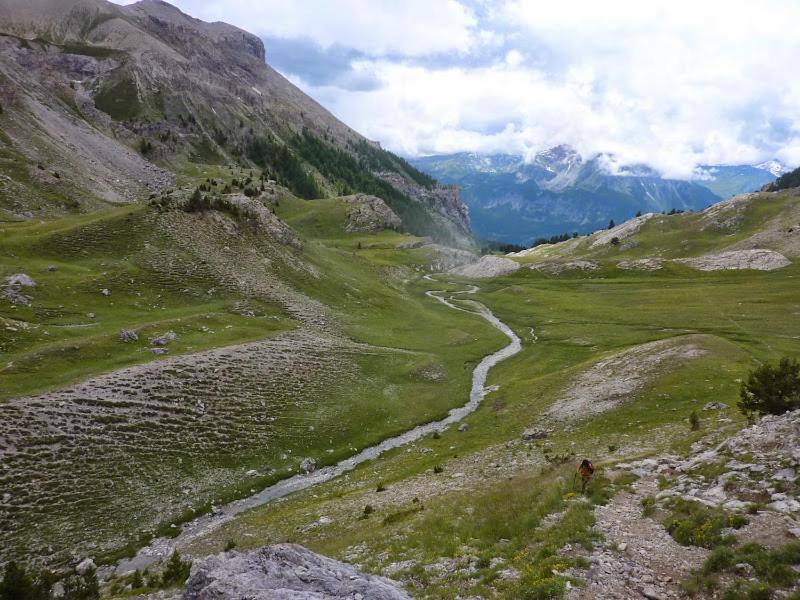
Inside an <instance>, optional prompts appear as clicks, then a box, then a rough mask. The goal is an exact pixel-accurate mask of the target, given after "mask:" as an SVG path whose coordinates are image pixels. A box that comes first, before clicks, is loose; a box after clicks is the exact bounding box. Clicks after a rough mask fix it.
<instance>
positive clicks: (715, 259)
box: [675, 249, 791, 271]
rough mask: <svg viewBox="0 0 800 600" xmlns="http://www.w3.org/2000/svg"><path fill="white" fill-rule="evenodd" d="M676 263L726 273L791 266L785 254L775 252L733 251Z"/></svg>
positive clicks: (683, 259) (771, 269) (678, 260)
mask: <svg viewBox="0 0 800 600" xmlns="http://www.w3.org/2000/svg"><path fill="white" fill-rule="evenodd" d="M675 262H680V263H684V264H686V265H689V266H690V267H693V268H695V269H698V270H700V271H725V270H737V269H754V270H756V271H774V270H775V269H780V268H782V267H786V266H788V265H790V264H791V262H790V261H789V259H787V258H786V257H785V256H784V255H783V254H780V253H779V252H775V251H774V250H763V249H754V250H731V251H729V252H720V253H718V254H706V255H705V256H700V257H697V258H680V259H677V260H676V261H675Z"/></svg>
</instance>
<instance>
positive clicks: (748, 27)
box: [175, 0, 800, 177]
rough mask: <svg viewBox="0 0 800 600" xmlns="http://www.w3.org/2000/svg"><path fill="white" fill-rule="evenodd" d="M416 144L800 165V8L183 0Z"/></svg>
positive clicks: (680, 172) (666, 169)
mask: <svg viewBox="0 0 800 600" xmlns="http://www.w3.org/2000/svg"><path fill="white" fill-rule="evenodd" d="M175 4H177V5H178V6H179V7H180V8H181V9H182V10H184V11H185V12H187V13H189V14H191V15H193V16H196V17H198V18H201V19H204V20H223V21H227V22H230V23H232V24H234V25H237V26H239V27H242V28H245V29H247V30H249V31H252V32H253V33H256V34H258V35H260V36H261V37H262V38H263V39H264V41H265V43H266V46H267V57H268V61H269V62H270V63H271V64H272V65H273V66H275V67H276V68H277V69H279V70H280V71H281V72H282V73H284V74H285V75H286V76H287V77H289V78H290V79H291V80H292V81H293V82H294V83H296V84H297V85H299V86H300V87H301V88H302V89H303V90H304V91H306V92H307V93H309V94H310V95H312V96H313V97H314V98H316V99H317V100H318V101H320V102H321V103H322V104H323V105H325V106H326V107H327V108H329V109H330V110H331V111H332V112H333V113H334V114H336V116H337V117H339V118H340V119H342V120H344V121H345V122H346V123H348V124H349V125H351V126H352V127H354V128H355V129H357V130H358V131H360V132H361V133H363V134H365V135H366V136H368V137H370V138H373V139H378V140H381V141H382V142H383V144H384V145H385V146H387V147H388V148H390V149H391V150H394V151H396V152H400V153H403V154H407V155H424V154H434V153H449V152H457V151H475V152H503V153H518V154H522V155H525V156H533V155H534V154H535V153H536V152H539V151H541V150H543V149H546V148H549V147H552V146H555V145H558V144H562V143H565V144H569V145H571V146H573V147H574V148H576V149H577V150H578V151H579V152H580V153H581V154H583V155H584V156H590V155H593V154H596V153H599V152H607V153H611V154H613V155H614V156H615V159H616V160H618V161H619V162H620V163H622V164H635V163H645V164H648V165H650V166H652V167H654V168H655V169H657V170H659V171H660V172H662V173H663V174H664V175H665V176H669V177H690V176H692V174H693V173H694V168H695V166H696V165H698V164H742V163H750V164H752V163H757V162H761V161H764V160H768V159H771V158H773V157H775V158H778V159H780V160H782V161H783V162H785V163H787V164H790V165H797V164H800V80H798V79H797V78H796V77H795V75H794V73H795V69H796V62H797V57H798V56H800V37H798V36H794V35H791V32H790V30H789V29H788V27H789V26H790V24H792V23H797V22H800V3H798V2H796V1H793V0H764V1H763V2H758V3H755V2H743V1H730V0H729V1H725V2H723V1H717V0H709V1H706V2H688V1H683V0H671V1H665V0H652V1H650V2H635V1H630V0H613V1H611V2H596V1H588V0H578V1H575V2H569V3H566V2H551V3H546V2H541V1H537V0H497V1H491V0H405V1H404V2H395V1H393V0H337V1H335V2H332V1H326V0H304V1H303V2H284V1H283V0H260V1H259V2H257V3H253V2H250V1H245V0H225V1H224V2H223V1H222V0H175Z"/></svg>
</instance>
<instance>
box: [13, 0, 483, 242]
mask: <svg viewBox="0 0 800 600" xmlns="http://www.w3.org/2000/svg"><path fill="white" fill-rule="evenodd" d="M0 33H2V34H3V35H2V36H1V37H0V50H2V52H0V86H2V87H3V90H5V91H4V93H3V94H0V104H2V105H3V107H4V112H5V115H4V116H3V118H4V120H6V121H7V122H8V121H13V122H14V123H15V124H16V127H8V128H7V131H6V133H7V134H9V137H8V138H5V139H3V140H2V141H3V146H2V149H3V151H4V152H5V153H8V154H9V155H13V160H14V161H15V163H16V165H17V167H18V169H19V170H20V171H21V174H20V177H18V178H12V179H14V181H13V182H12V183H13V185H14V186H16V187H18V188H27V190H26V193H25V194H18V195H17V196H18V199H17V201H16V206H15V207H14V210H12V211H11V213H12V214H13V215H16V218H26V217H25V215H26V214H28V213H31V214H37V213H39V212H42V211H43V214H47V213H48V212H49V213H53V214H57V213H58V212H59V211H63V210H64V209H65V208H67V209H69V208H70V207H72V209H73V210H91V209H92V207H93V206H99V205H102V203H103V202H108V201H112V202H120V201H130V200H132V199H134V198H135V197H142V196H146V195H147V194H149V193H152V192H153V191H156V190H159V189H163V188H164V187H165V186H167V185H170V181H169V179H170V178H169V176H168V173H169V172H172V173H181V172H184V171H185V170H186V169H187V168H188V169H191V168H192V167H191V165H192V164H202V163H212V164H228V165H231V164H237V165H240V166H248V167H256V168H260V169H263V170H266V171H267V172H268V173H269V175H270V176H271V177H272V178H275V179H277V180H278V183H279V184H281V185H284V186H287V187H288V188H290V189H291V190H292V191H293V192H295V193H304V194H305V195H306V196H317V195H319V196H328V197H331V196H338V195H342V194H347V193H353V192H362V193H373V194H374V193H375V192H376V191H377V192H381V193H380V194H379V195H381V196H386V197H384V198H383V199H384V200H386V201H387V202H388V203H389V204H390V205H391V206H392V208H393V210H395V212H397V214H398V215H399V216H400V217H401V219H402V220H403V223H404V227H407V228H409V229H410V230H413V231H414V232H416V233H419V234H421V235H428V236H431V237H434V238H436V239H439V240H440V241H445V242H446V243H450V244H453V245H456V246H461V247H464V248H470V247H473V246H474V243H473V241H472V239H471V232H470V225H469V218H468V215H467V213H466V212H465V211H464V210H461V209H460V208H459V206H458V204H459V200H458V198H457V197H454V196H453V194H452V193H451V192H449V191H446V190H444V189H442V188H440V187H439V186H437V185H436V183H435V182H433V181H432V180H430V178H426V177H424V176H423V175H422V174H420V173H418V172H416V170H415V169H414V168H413V167H412V166H411V165H409V164H408V163H406V162H405V161H404V160H403V159H401V158H400V157H397V156H395V155H393V154H391V153H389V152H386V151H385V150H383V149H382V148H381V147H380V145H379V144H377V143H376V142H372V141H370V140H367V139H366V138H364V137H363V136H361V135H360V134H358V133H357V132H355V131H354V130H353V129H351V128H350V127H348V126H347V125H345V124H344V123H342V122H341V121H339V120H338V119H336V118H335V117H334V116H333V115H332V114H331V113H330V112H329V111H327V110H326V109H325V108H323V107H322V106H321V105H320V104H319V103H317V102H316V101H315V100H313V99H312V98H310V97H308V96H307V95H305V94H304V93H303V92H302V91H300V90H299V89H298V88H297V87H296V86H294V85H293V84H291V83H290V82H289V81H288V80H286V79H285V78H284V77H283V76H282V75H280V74H279V73H278V72H277V71H275V70H274V69H273V68H272V67H270V66H269V65H268V64H267V63H265V57H266V51H265V48H264V45H263V42H262V41H261V40H260V39H259V38H258V37H257V36H254V35H252V34H250V33H248V32H245V31H244V30H241V29H239V28H236V27H234V26H231V25H228V24H225V23H219V22H217V23H205V22H203V21H200V20H198V19H194V18H193V17H190V16H188V15H186V14H185V13H183V12H182V11H180V10H179V9H177V8H176V7H174V6H172V5H170V4H168V3H165V2H161V1H160V0H142V1H140V2H137V3H135V4H131V5H127V6H116V5H114V4H111V3H110V2H107V1H105V0H80V1H79V2H77V3H71V4H64V3H61V2H57V1H55V0H35V1H34V2H32V3H26V2H21V1H19V0H3V2H0ZM33 113H35V114H36V115H37V116H36V117H33ZM80 132H83V133H80ZM311 138H313V139H311ZM87 140H88V141H87ZM309 140H311V143H310V144H309ZM311 146H313V148H312V147H311ZM92 148H94V150H92ZM131 150H133V152H131ZM304 152H305V154H303V153H304ZM314 152H316V153H319V152H323V153H327V154H326V155H329V156H333V155H334V154H336V153H338V156H339V159H338V160H339V163H341V165H343V168H345V172H341V171H339V172H333V171H330V170H328V171H326V172H325V173H323V172H322V171H321V170H320V168H319V164H316V165H315V164H314V161H313V156H312V155H313V153H314ZM118 155H119V156H126V157H127V158H126V161H125V162H126V164H127V163H130V164H128V165H127V166H128V167H130V168H126V165H125V164H122V163H120V164H116V165H115V166H114V168H110V169H108V170H107V172H105V171H104V169H103V168H102V167H101V168H100V169H95V168H94V166H93V165H96V164H102V163H103V162H104V161H107V162H109V163H113V162H114V160H115V158H114V157H115V156H118ZM118 162H119V161H118ZM36 164H39V165H41V166H43V167H44V170H45V171H48V170H49V171H57V172H58V174H59V179H60V182H59V185H58V186H54V187H57V188H58V189H59V190H60V191H61V192H63V193H61V194H59V193H57V192H56V193H54V194H53V195H54V198H52V200H53V201H52V202H48V201H44V202H39V201H35V200H33V198H35V197H36V195H37V193H38V191H39V189H40V188H41V185H39V183H38V182H37V181H36V180H37V177H31V175H30V174H31V173H32V169H35V165H36ZM151 165H157V167H160V168H161V169H163V171H164V173H165V176H164V177H159V178H156V180H155V181H152V182H151V181H150V179H151V178H150V177H149V175H148V174H149V173H150V172H151V171H152V169H153V167H152V166H151ZM26 171H27V173H26ZM95 171H96V172H95ZM127 171H130V173H129V174H128V175H126V172H127ZM385 171H391V172H394V173H397V174H398V175H399V176H400V177H401V178H402V179H403V180H404V181H407V182H414V181H415V179H416V180H417V181H422V182H423V183H424V185H423V187H425V188H426V190H427V192H428V193H427V194H426V195H425V197H423V196H422V195H418V196H415V197H409V196H408V193H409V192H410V191H411V190H410V188H408V189H406V190H405V191H404V192H403V191H400V190H398V189H397V188H396V187H394V186H393V185H391V184H388V183H385V182H384V183H381V181H382V180H381V179H380V177H379V176H378V174H379V173H380V172H385ZM33 174H34V175H37V176H38V175H40V174H38V173H33ZM26 175H27V176H26ZM92 178H94V179H96V180H98V181H97V182H95V183H93V184H91V185H88V186H87V185H83V183H85V182H86V181H89V180H90V179H92ZM311 182H313V185H312V184H311ZM150 183H152V185H150ZM98 189H101V191H102V190H105V191H102V193H100V194H99V195H98V194H97V190H98ZM301 190H304V191H301ZM440 191H441V194H440V193H439V192H440ZM431 197H436V200H437V201H436V202H433V201H431ZM45 200H47V198H45ZM443 207H445V208H443ZM3 208H6V209H8V208H9V207H7V206H4V207H3Z"/></svg>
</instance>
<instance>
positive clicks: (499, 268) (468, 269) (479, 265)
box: [450, 256, 520, 279]
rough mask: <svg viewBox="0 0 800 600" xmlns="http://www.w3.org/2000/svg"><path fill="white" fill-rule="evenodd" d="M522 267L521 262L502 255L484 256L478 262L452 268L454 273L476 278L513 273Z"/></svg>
mask: <svg viewBox="0 0 800 600" xmlns="http://www.w3.org/2000/svg"><path fill="white" fill-rule="evenodd" d="M519 268H520V264H519V263H518V262H516V261H513V260H511V259H510V258H503V257H502V256H484V257H482V258H481V259H480V260H479V261H478V262H474V263H470V264H468V265H463V266H460V267H456V268H455V269H452V270H451V271H450V273H452V274H453V275H461V276H462V277H473V278H475V279H489V278H491V277H502V276H503V275H511V273H514V272H516V271H517V270H518V269H519Z"/></svg>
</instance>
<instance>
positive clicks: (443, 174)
mask: <svg viewBox="0 0 800 600" xmlns="http://www.w3.org/2000/svg"><path fill="white" fill-rule="evenodd" d="M609 158H610V157H608V156H604V155H599V156H597V157H594V158H592V159H589V160H584V159H583V158H582V157H581V156H580V155H579V154H578V153H577V152H576V151H575V150H573V149H572V148H570V147H568V146H557V147H555V148H551V149H550V150H547V151H545V152H541V153H539V154H537V155H536V156H534V157H533V159H532V160H530V161H528V162H525V161H523V159H522V157H519V156H512V155H506V154H495V155H479V154H471V153H459V154H450V155H437V156H428V157H423V158H418V159H413V160H411V162H412V163H413V164H414V166H416V167H417V168H419V169H421V170H422V171H425V172H426V173H429V174H431V175H432V176H434V177H436V178H437V179H438V180H439V181H442V182H446V183H455V184H458V185H459V187H460V189H461V197H462V199H463V200H464V202H465V203H466V204H467V205H468V206H469V208H470V215H471V219H472V226H473V229H474V231H475V233H476V235H477V236H478V237H479V238H482V239H484V240H495V241H497V242H499V245H497V244H494V246H496V247H500V246H503V247H506V246H508V245H509V244H510V245H511V246H509V247H513V246H514V245H516V244H522V245H526V246H528V245H530V244H531V243H533V242H534V241H535V240H551V239H554V238H555V237H558V236H563V234H564V233H567V234H569V235H571V234H573V233H575V232H578V233H581V234H583V233H589V232H592V231H596V230H598V229H602V228H605V227H606V226H607V224H608V222H609V220H611V219H613V220H615V221H616V222H623V221H625V220H627V219H629V218H631V217H633V216H634V215H635V214H637V213H639V212H641V213H647V212H659V213H660V212H667V213H669V212H670V211H672V210H682V211H689V210H700V209H704V208H706V207H707V206H709V205H710V204H713V203H715V202H717V201H719V200H720V199H721V198H726V197H729V196H732V195H735V194H739V193H743V192H752V191H755V190H758V189H760V188H761V187H762V186H764V184H766V183H769V182H772V181H774V180H775V178H776V177H777V175H779V174H780V173H781V172H782V171H783V169H784V168H783V166H782V165H781V164H780V163H778V162H777V161H770V162H768V163H763V164H761V165H754V166H751V165H741V166H729V165H722V166H703V167H699V168H698V169H697V177H696V179H694V180H692V181H681V180H675V179H664V178H662V177H661V175H660V174H659V173H657V172H656V171H654V170H653V169H650V168H649V167H647V166H644V165H633V166H628V167H623V168H621V169H618V170H613V172H612V170H611V169H609V168H608V166H607V165H608V162H609ZM489 245H490V246H492V244H489ZM504 245H505V246H504Z"/></svg>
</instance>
